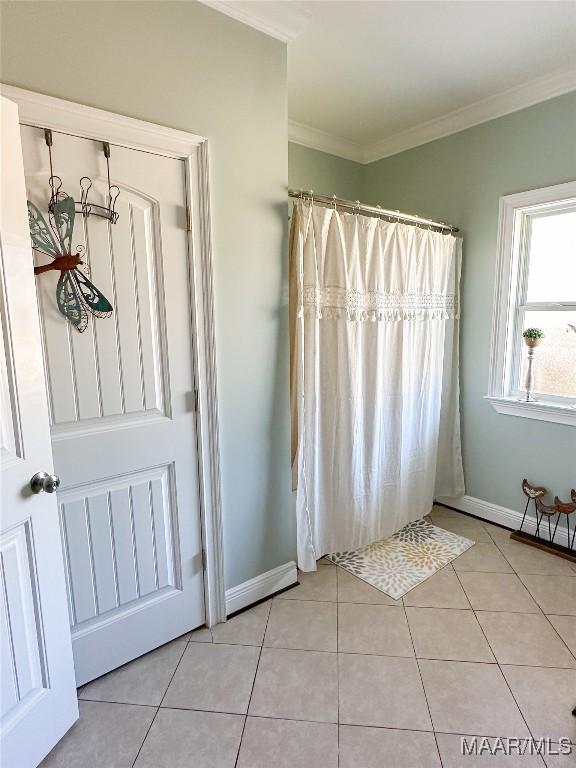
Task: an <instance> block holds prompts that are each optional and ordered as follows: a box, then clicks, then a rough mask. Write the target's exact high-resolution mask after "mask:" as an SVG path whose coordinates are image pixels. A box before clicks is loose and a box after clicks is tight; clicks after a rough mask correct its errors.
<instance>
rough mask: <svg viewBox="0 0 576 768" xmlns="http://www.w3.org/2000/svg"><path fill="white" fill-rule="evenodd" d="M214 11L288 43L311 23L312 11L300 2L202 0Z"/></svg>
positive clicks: (201, 0)
mask: <svg viewBox="0 0 576 768" xmlns="http://www.w3.org/2000/svg"><path fill="white" fill-rule="evenodd" d="M200 2H201V3H202V4H203V5H208V6H209V7H210V8H213V9H214V10H215V11H220V13H224V14H226V16H230V17H231V18H233V19H236V21H241V22H242V24H247V25H248V26H249V27H253V28H254V29H257V30H259V31H260V32H264V33H265V34H266V35H270V36H271V37H274V38H276V40H281V41H282V42H283V43H289V42H291V41H292V40H295V39H296V38H297V37H298V35H300V33H301V32H302V30H303V29H304V27H305V26H306V25H307V24H308V22H309V20H310V18H311V13H310V12H309V11H308V10H307V9H306V8H305V7H304V5H302V4H301V3H299V2H274V3H266V2H255V0H248V2H245V1H244V0H200Z"/></svg>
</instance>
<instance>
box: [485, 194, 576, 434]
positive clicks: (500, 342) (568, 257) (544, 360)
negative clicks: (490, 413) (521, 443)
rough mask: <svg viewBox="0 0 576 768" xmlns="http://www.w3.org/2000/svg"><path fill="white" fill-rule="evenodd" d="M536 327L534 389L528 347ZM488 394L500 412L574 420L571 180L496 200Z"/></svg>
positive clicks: (574, 213) (575, 286)
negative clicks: (540, 335)
mask: <svg viewBox="0 0 576 768" xmlns="http://www.w3.org/2000/svg"><path fill="white" fill-rule="evenodd" d="M527 328H541V329H542V330H543V331H544V339H543V341H542V343H541V344H540V345H539V346H538V347H537V349H536V351H535V357H534V384H533V390H532V391H533V396H534V397H535V402H526V401H525V400H524V401H523V398H525V396H526V392H525V381H526V367H527V359H528V356H527V347H526V345H525V344H524V343H523V339H522V332H523V331H524V330H525V329H527ZM492 344H493V348H492V359H491V366H490V383H489V394H488V399H489V400H490V402H491V403H492V405H493V406H494V407H495V408H496V410H497V411H499V412H500V413H506V414H510V415H515V416H528V417H530V418H536V419H543V420H546V421H556V422H560V423H563V424H574V425H576V182H570V183H568V184H560V185H558V186H555V187H547V188H546V189H538V190H532V191H530V192H523V193H521V194H517V195H508V196H506V197H503V198H501V200H500V232H499V240H498V260H497V274H496V291H495V298H494V328H493V341H492Z"/></svg>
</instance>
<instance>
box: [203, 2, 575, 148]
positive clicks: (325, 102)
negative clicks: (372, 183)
mask: <svg viewBox="0 0 576 768" xmlns="http://www.w3.org/2000/svg"><path fill="white" fill-rule="evenodd" d="M208 1H209V4H211V5H212V6H213V7H216V8H219V9H220V10H223V11H224V12H225V13H229V14H230V15H235V16H236V18H240V19H241V20H242V21H245V22H246V23H251V24H252V25H253V26H257V27H258V28H259V29H262V30H263V31H266V32H268V34H272V35H274V36H276V37H280V38H282V39H285V40H287V41H288V96H289V115H290V120H291V129H290V136H291V139H292V140H296V141H299V142H300V143H302V144H307V145H308V146H313V147H316V148H318V149H324V150H325V151H331V152H333V153H334V154H338V155H341V156H344V157H350V158H351V159H354V160H359V161H361V162H369V161H371V160H374V159H376V158H378V157H384V156H386V155H389V154H394V153H395V152H398V151H402V150H403V149H406V148H408V147H409V146H416V145H417V144H421V143H425V142H426V141H430V140H432V139H434V138H437V137H438V136H442V135H447V134H448V133H454V132H455V131H457V130H462V129H463V128H466V127H469V126H470V125H475V124H478V123H480V122H484V121H485V120H489V119H492V118H494V117H498V116H500V115H502V114H506V113H508V112H512V111H514V110H516V109H521V108H523V107H525V106H528V105H530V104H534V103H536V102H538V101H543V100H544V99H546V98H551V97H553V96H555V95H558V94H560V93H565V92H567V91H570V90H574V89H576V2H573V1H569V0H545V1H542V0H512V1H510V0H499V1H498V2H489V1H487V2H481V1H474V2H471V1H469V0H443V1H442V2H438V1H436V0H431V1H429V2H420V1H410V0H404V1H403V2H398V1H389V0H373V1H372V2H367V1H366V0H339V1H338V2H334V1H333V0H313V1H308V2H306V1H305V2H300V1H298V2H281V1H279V0H268V1H267V2H254V1H252V2H238V1H237V0H235V2H224V1H221V0H212V1H210V0H208ZM226 7H228V9H226ZM230 9H233V11H231V10H230ZM254 19H259V20H260V23H254ZM271 19H273V20H274V21H275V22H276V24H275V25H274V24H272V23H271ZM262 20H264V21H265V23H263V22H262ZM278 30H282V31H283V32H284V35H283V34H282V33H279V32H278Z"/></svg>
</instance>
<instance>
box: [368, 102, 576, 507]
mask: <svg viewBox="0 0 576 768" xmlns="http://www.w3.org/2000/svg"><path fill="white" fill-rule="evenodd" d="M574 178H576V94H574V93H572V94H568V95H566V96H561V97H559V98H556V99H552V100H550V101H547V102H544V103H542V104H539V105H537V106H534V107H530V108H529V109H525V110H523V111H521V112H516V113H514V114H512V115H508V116H506V117H502V118H499V119H497V120H493V121H491V122H489V123H484V124H483V125H479V126H477V127H475V128H470V129H468V130H466V131H462V132H461V133H457V134H455V135H453V136H448V137H447V138H444V139H439V140H437V141H434V142H431V143H430V144H425V145H423V146H421V147H418V148H416V149H412V150H409V151H406V152H402V153H401V154H399V155H395V156H394V157H390V158H386V159H384V160H381V161H379V162H376V163H372V164H370V165H368V166H365V171H364V190H363V198H364V200H366V201H368V202H378V203H380V204H382V205H383V206H385V207H390V208H400V209H401V210H407V211H418V212H420V213H423V214H426V215H429V216H432V217H434V218H440V219H443V220H444V221H449V222H450V223H453V224H456V225H457V226H458V227H460V229H461V231H462V235H463V237H464V245H463V274H462V337H461V338H462V344H461V361H462V369H461V370H462V377H461V383H462V401H461V408H462V430H463V431H462V440H463V453H464V470H465V477H466V492H467V493H468V494H469V495H470V496H475V497H477V498H480V499H483V500H484V501H489V502H492V503H495V504H500V505H502V506H504V507H509V508H512V509H517V510H518V509H523V506H524V497H523V495H522V493H521V491H520V482H521V480H522V478H523V477H528V478H529V479H530V480H531V481H532V482H535V483H537V484H539V485H545V486H546V487H548V488H549V489H550V490H552V491H554V492H556V493H558V494H559V495H560V496H561V497H563V498H568V495H569V489H570V488H573V487H575V485H576V430H575V429H574V427H572V426H565V425H560V424H549V423H546V422H542V421H535V420H533V419H526V418H518V417H515V416H504V415H502V414H498V413H496V412H495V411H494V410H493V408H492V406H491V405H490V404H489V403H488V402H487V401H486V400H484V395H486V393H487V388H488V364H489V356H490V344H491V319H492V303H493V289H494V270H495V259H496V239H497V230H498V203H499V198H500V196H501V195H508V194H511V193H514V192H522V191H524V190H528V189H534V188H538V187H545V186H549V185H552V184H560V183H562V182H566V181H570V180H573V179H574Z"/></svg>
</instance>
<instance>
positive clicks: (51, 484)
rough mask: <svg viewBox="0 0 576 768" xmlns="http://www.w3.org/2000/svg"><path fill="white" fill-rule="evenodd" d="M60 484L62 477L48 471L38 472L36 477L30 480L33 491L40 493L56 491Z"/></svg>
mask: <svg viewBox="0 0 576 768" xmlns="http://www.w3.org/2000/svg"><path fill="white" fill-rule="evenodd" d="M59 486H60V478H59V477H58V475H49V474H48V472H36V474H35V475H34V477H33V478H32V479H31V480H30V488H31V489H32V493H40V492H41V491H46V493H54V491H56V490H58V488H59Z"/></svg>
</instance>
